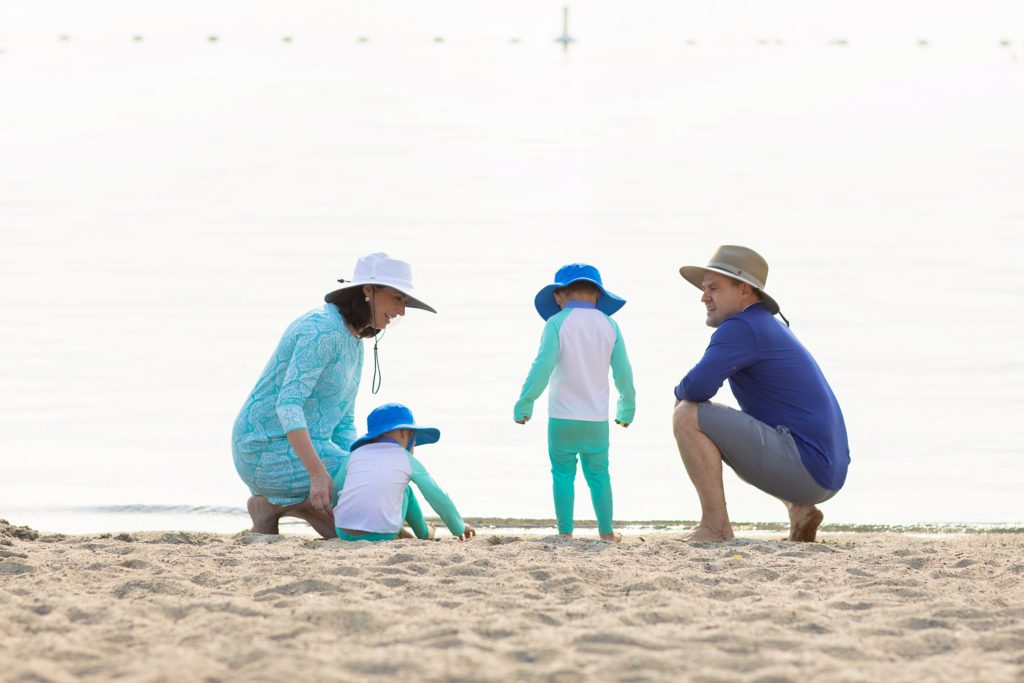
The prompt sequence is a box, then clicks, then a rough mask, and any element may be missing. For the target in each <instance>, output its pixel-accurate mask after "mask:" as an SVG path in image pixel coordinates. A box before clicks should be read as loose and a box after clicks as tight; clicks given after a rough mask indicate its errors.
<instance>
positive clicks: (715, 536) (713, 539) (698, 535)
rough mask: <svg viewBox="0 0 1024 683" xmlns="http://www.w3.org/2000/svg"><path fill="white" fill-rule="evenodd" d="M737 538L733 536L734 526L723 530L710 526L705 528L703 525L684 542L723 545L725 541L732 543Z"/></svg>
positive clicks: (727, 526) (729, 525)
mask: <svg viewBox="0 0 1024 683" xmlns="http://www.w3.org/2000/svg"><path fill="white" fill-rule="evenodd" d="M734 538H736V537H735V536H733V534H732V525H731V524H727V525H726V526H725V527H724V528H722V529H713V528H711V527H710V526H704V525H703V524H701V525H700V526H698V527H697V528H696V529H694V530H693V531H691V532H690V533H689V534H688V535H687V536H686V537H684V538H683V540H684V541H704V542H707V543H721V542H723V541H731V540H733V539H734Z"/></svg>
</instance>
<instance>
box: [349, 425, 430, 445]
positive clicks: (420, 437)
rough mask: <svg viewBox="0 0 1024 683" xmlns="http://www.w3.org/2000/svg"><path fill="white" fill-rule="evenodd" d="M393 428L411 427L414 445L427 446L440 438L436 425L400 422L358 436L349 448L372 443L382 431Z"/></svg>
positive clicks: (388, 430)
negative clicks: (423, 425)
mask: <svg viewBox="0 0 1024 683" xmlns="http://www.w3.org/2000/svg"><path fill="white" fill-rule="evenodd" d="M393 429H411V430H413V431H414V432H416V436H415V437H414V439H413V445H414V446H427V445H429V444H432V443H437V442H438V441H439V440H440V439H441V430H439V429H437V428H436V427H419V426H417V425H411V424H402V425H394V426H392V427H388V428H387V429H385V430H384V431H382V432H377V433H376V434H371V433H367V434H364V435H363V436H361V437H359V438H358V439H356V440H355V441H353V442H352V447H351V448H350V449H349V450H350V451H354V450H355V449H357V448H359V447H360V446H365V445H366V444H368V443H372V442H373V440H374V439H376V438H377V437H379V436H380V435H381V434H383V433H384V432H390V431H391V430H393Z"/></svg>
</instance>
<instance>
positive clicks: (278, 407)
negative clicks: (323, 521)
mask: <svg viewBox="0 0 1024 683" xmlns="http://www.w3.org/2000/svg"><path fill="white" fill-rule="evenodd" d="M362 368H363V342H362V340H361V339H358V338H356V337H354V336H353V335H352V333H351V332H350V331H349V329H348V326H347V325H346V324H345V321H344V319H343V318H342V317H341V313H340V312H339V311H338V309H337V308H336V307H335V306H334V305H333V304H325V305H324V306H322V307H320V308H316V309H313V310H312V311H309V312H308V313H306V314H304V315H302V316H301V317H299V318H298V319H297V320H296V321H295V322H293V323H292V324H291V325H290V326H289V327H288V329H287V330H285V333H284V335H283V336H282V337H281V341H280V342H279V343H278V346H277V350H276V351H275V352H274V355H273V356H272V357H271V358H270V361H269V362H268V363H267V366H266V367H265V368H264V369H263V373H262V374H261V375H260V378H259V380H258V381H257V382H256V387H255V388H254V389H253V390H252V393H250V394H249V398H248V399H247V400H246V402H245V405H244V406H243V407H242V410H241V412H240V413H239V414H238V417H237V418H236V420H235V425H234V430H233V431H232V439H231V441H232V447H233V448H232V450H233V451H234V458H235V468H236V469H237V470H238V473H239V475H241V477H242V481H244V482H245V483H246V484H247V485H248V486H249V489H250V490H251V491H252V493H253V495H264V496H267V498H268V499H269V500H270V502H271V503H273V504H275V505H294V504H296V503H300V502H302V501H303V500H305V499H306V498H308V497H309V474H308V472H307V471H306V468H305V467H304V466H303V464H302V461H301V460H299V456H298V455H296V454H295V452H294V451H293V450H292V448H291V446H290V445H289V444H288V439H287V437H286V436H285V435H286V434H287V433H288V432H291V431H294V430H296V429H303V428H305V429H307V430H308V431H309V438H310V440H311V441H312V442H313V448H315V449H316V452H317V455H319V456H320V460H321V461H322V462H323V464H324V468H325V469H326V470H327V473H328V474H330V475H331V476H332V477H335V476H337V475H338V474H339V472H341V471H342V470H343V467H344V465H345V462H346V460H347V459H348V455H349V448H350V447H351V445H352V442H353V441H355V439H356V437H357V432H356V428H355V402H356V393H357V392H358V390H359V379H360V376H361V374H362Z"/></svg>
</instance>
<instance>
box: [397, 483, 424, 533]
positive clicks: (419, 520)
mask: <svg viewBox="0 0 1024 683" xmlns="http://www.w3.org/2000/svg"><path fill="white" fill-rule="evenodd" d="M403 496H404V497H403V498H402V508H403V515H402V518H403V519H405V523H406V524H408V525H409V528H410V529H412V532H413V533H414V534H416V538H418V539H420V540H426V539H428V538H430V525H429V524H427V520H426V519H424V518H423V510H421V509H420V502H419V501H418V500H416V494H415V493H413V492H412V487H411V486H406V487H405V493H404V494H403Z"/></svg>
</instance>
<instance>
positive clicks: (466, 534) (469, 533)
mask: <svg viewBox="0 0 1024 683" xmlns="http://www.w3.org/2000/svg"><path fill="white" fill-rule="evenodd" d="M462 526H463V527H465V530H464V531H463V532H462V535H461V536H456V537H455V538H457V539H459V540H460V541H468V540H469V539H471V538H473V537H474V536H476V529H474V528H473V527H471V526H470V525H468V524H466V523H465V522H463V523H462Z"/></svg>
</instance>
